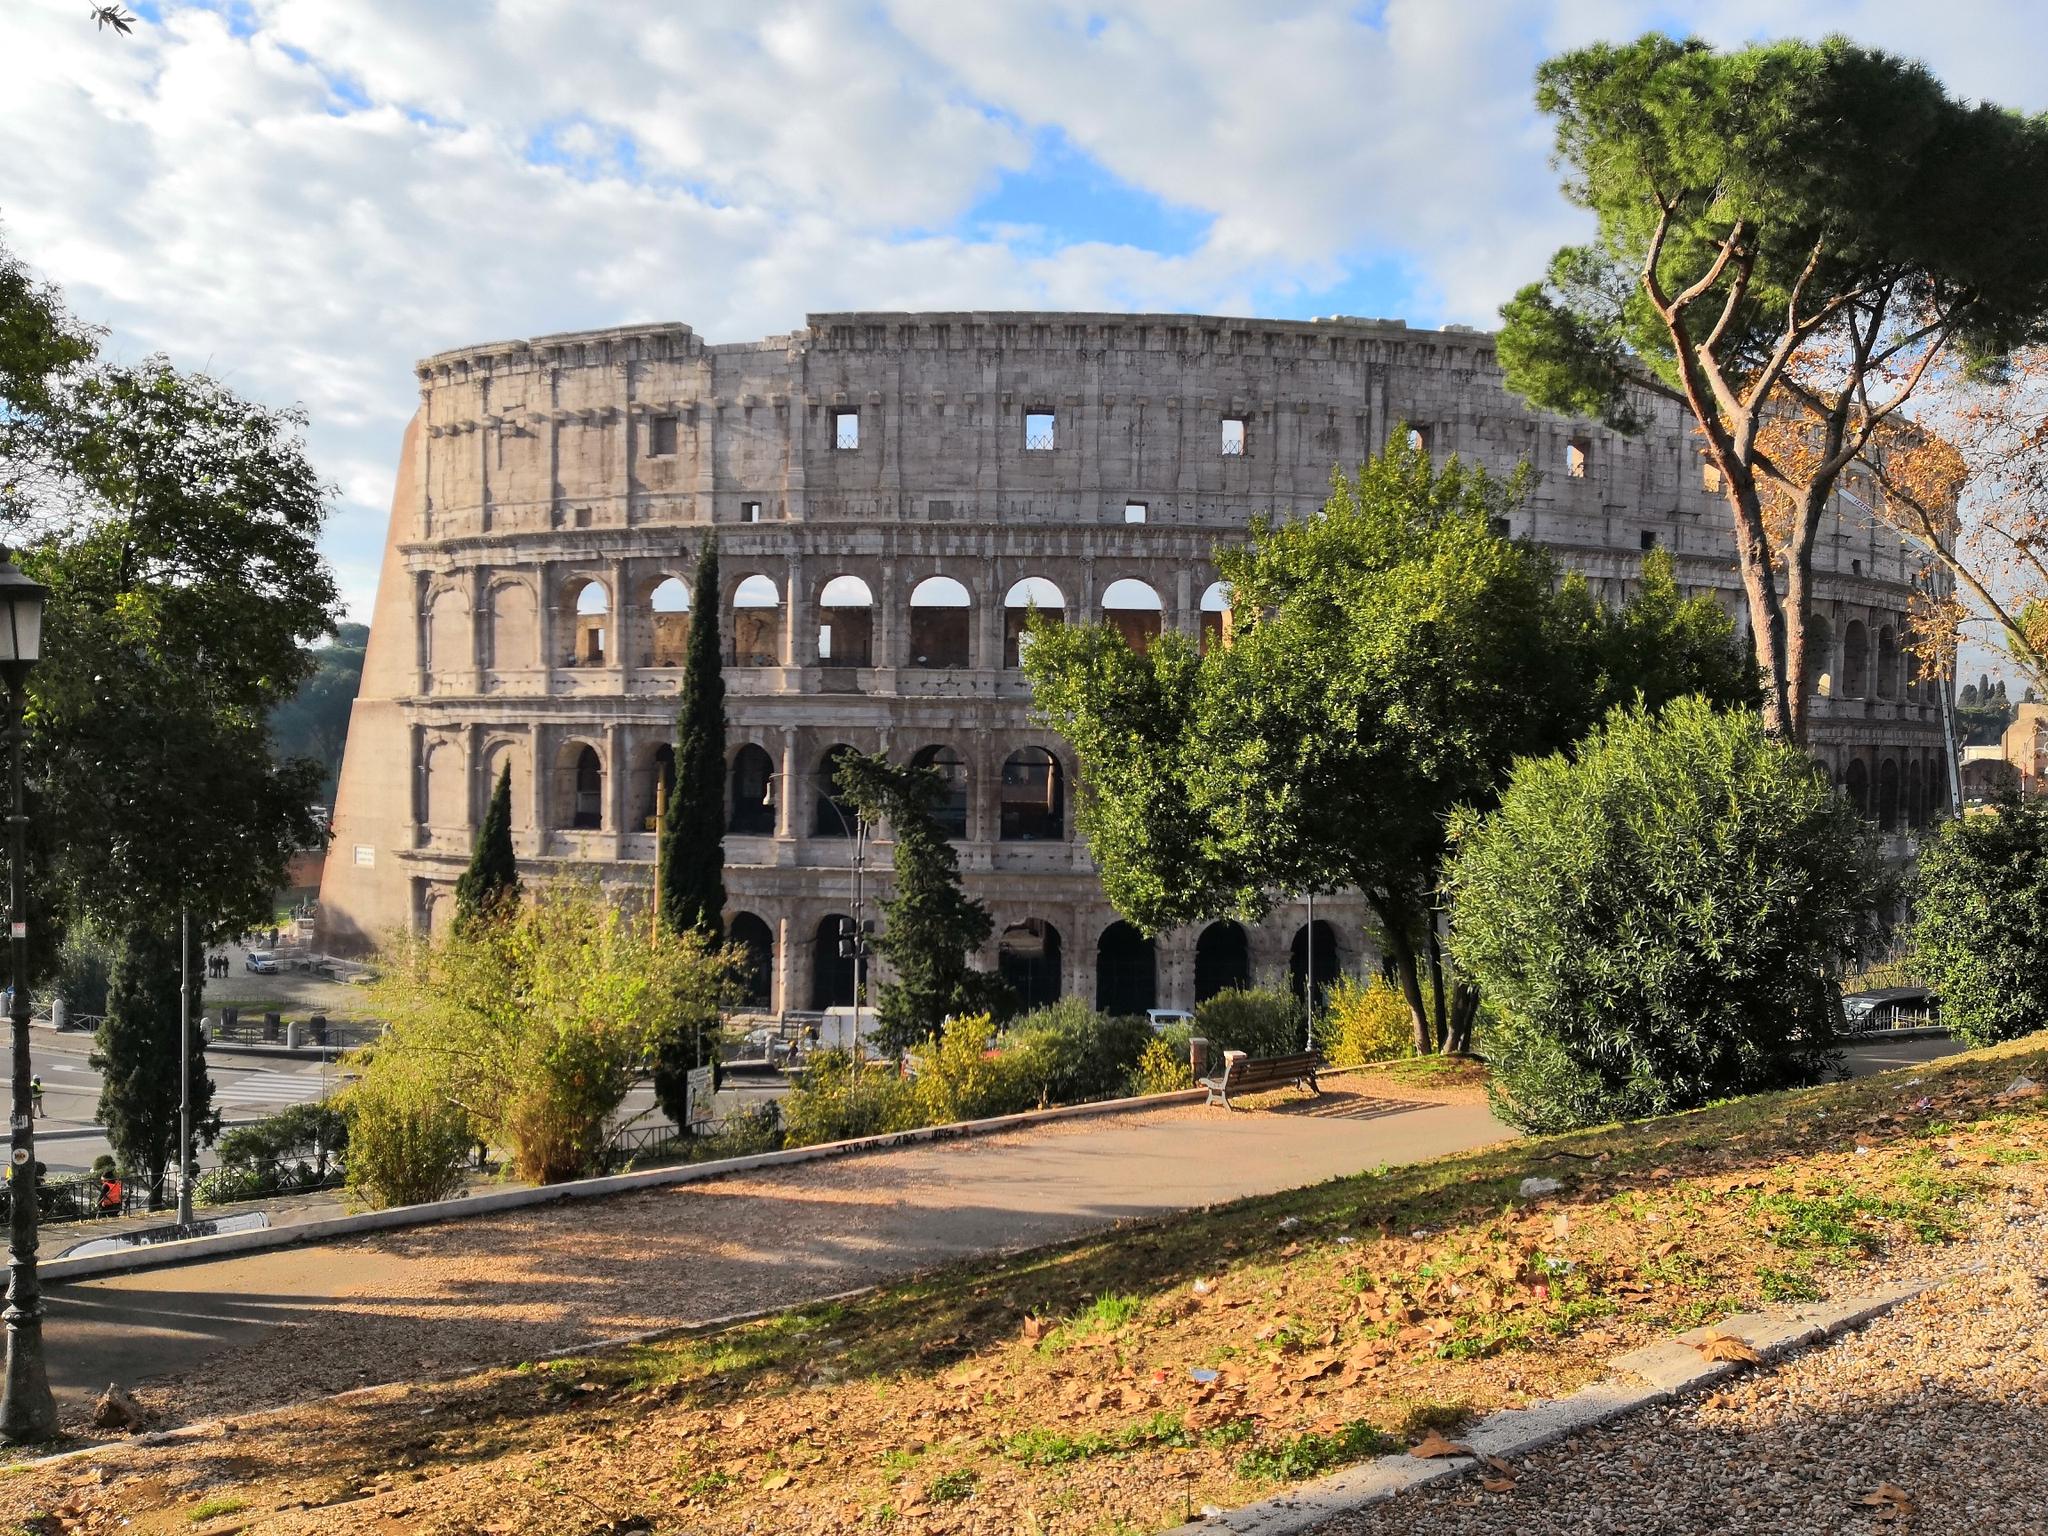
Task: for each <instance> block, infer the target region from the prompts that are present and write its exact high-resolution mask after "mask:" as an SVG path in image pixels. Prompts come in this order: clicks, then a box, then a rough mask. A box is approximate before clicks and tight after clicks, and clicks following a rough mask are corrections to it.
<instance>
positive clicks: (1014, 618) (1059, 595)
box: [1003, 576, 1067, 668]
mask: <svg viewBox="0 0 2048 1536" xmlns="http://www.w3.org/2000/svg"><path fill="white" fill-rule="evenodd" d="M1033 610H1036V611H1037V613H1038V616H1039V617H1040V618H1042V619H1044V620H1045V621H1046V622H1047V623H1049V624H1064V623H1066V621H1067V599H1066V594H1064V593H1063V592H1061V591H1060V589H1059V588H1058V587H1056V586H1054V585H1053V584H1052V583H1051V582H1049V581H1047V580H1046V579H1045V578H1044V577H1043V576H1026V577H1025V578H1024V579H1023V580H1022V581H1020V582H1018V583H1017V584H1016V585H1015V586H1014V587H1012V588H1010V590H1009V591H1008V592H1007V593H1006V594H1005V595H1004V597H1003V665H1004V666H1006V667H1011V668H1014V667H1016V666H1018V665H1019V664H1020V663H1021V662H1022V661H1023V659H1024V647H1025V645H1026V644H1028V643H1029V642H1028V641H1027V640H1026V638H1025V636H1026V635H1027V634H1028V632H1029V631H1030V628H1031V614H1032V612H1033Z"/></svg>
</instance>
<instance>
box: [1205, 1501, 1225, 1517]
mask: <svg viewBox="0 0 2048 1536" xmlns="http://www.w3.org/2000/svg"><path fill="white" fill-rule="evenodd" d="M1202 1518H1203V1519H1204V1520H1221V1519H1222V1518H1223V1511H1222V1510H1221V1509H1220V1508H1218V1507H1217V1506H1216V1505H1214V1504H1204V1505H1203V1506H1202Z"/></svg>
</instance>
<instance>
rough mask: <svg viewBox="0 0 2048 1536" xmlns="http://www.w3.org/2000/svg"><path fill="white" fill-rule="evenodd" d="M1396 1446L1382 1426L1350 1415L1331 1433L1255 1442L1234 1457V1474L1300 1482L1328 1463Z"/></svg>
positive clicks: (1334, 1464) (1345, 1461) (1338, 1463)
mask: <svg viewBox="0 0 2048 1536" xmlns="http://www.w3.org/2000/svg"><path fill="white" fill-rule="evenodd" d="M1399 1449H1400V1446H1399V1444H1398V1443H1397V1442H1396V1441H1395V1440H1394V1439H1393V1437H1392V1436H1390V1435H1388V1434H1387V1433H1386V1432H1385V1431H1384V1430H1380V1429H1376V1428H1374V1427H1373V1426H1372V1425H1371V1424H1368V1423H1366V1421H1365V1420H1363V1419H1354V1420H1352V1421H1351V1422H1350V1423H1349V1424H1346V1425H1345V1426H1344V1427H1343V1428H1342V1429H1339V1430H1336V1431H1334V1432H1333V1433H1331V1434H1327V1435H1319V1434H1317V1433H1316V1432H1315V1431H1314V1430H1308V1431H1305V1432H1304V1433H1302V1434H1299V1435H1296V1436H1294V1437H1293V1438H1292V1439H1289V1440H1282V1441H1279V1442H1278V1443H1277V1444H1273V1445H1261V1446H1257V1447H1255V1448H1253V1449H1252V1450H1249V1451H1247V1452H1245V1453H1244V1455H1243V1456H1241V1457H1239V1458H1238V1462H1237V1475H1238V1476H1239V1477H1242V1478H1248V1479H1254V1480H1257V1481H1261V1482H1287V1483H1293V1482H1300V1481H1301V1480H1302V1479H1303V1478H1307V1477H1319V1476H1321V1475H1322V1474H1323V1473H1325V1472H1327V1471H1329V1470H1330V1469H1331V1468H1332V1467H1341V1466H1344V1465H1346V1464H1348V1463H1350V1462H1354V1461H1363V1460H1365V1458H1366V1457H1368V1456H1383V1455H1385V1454H1386V1453H1387V1452H1388V1451H1393V1450H1399Z"/></svg>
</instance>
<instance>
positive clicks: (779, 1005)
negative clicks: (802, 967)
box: [770, 916, 797, 1013]
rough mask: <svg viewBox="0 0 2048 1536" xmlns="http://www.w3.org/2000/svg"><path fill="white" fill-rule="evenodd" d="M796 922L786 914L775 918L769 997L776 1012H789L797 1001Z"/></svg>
mask: <svg viewBox="0 0 2048 1536" xmlns="http://www.w3.org/2000/svg"><path fill="white" fill-rule="evenodd" d="M796 999H797V972H796V924H795V923H794V922H792V921H791V920H790V919H789V918H788V917H787V916H783V917H779V918H777V919H776V920H775V986H774V995H773V997H772V998H771V999H770V1003H771V1006H773V1007H774V1009H775V1011H776V1012H777V1013H790V1012H793V1011H794V1010H795V1009H796V1006H797V1003H796Z"/></svg>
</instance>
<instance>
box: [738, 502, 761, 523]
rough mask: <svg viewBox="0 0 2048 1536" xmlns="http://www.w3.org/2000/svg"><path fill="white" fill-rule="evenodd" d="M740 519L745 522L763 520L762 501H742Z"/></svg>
mask: <svg viewBox="0 0 2048 1536" xmlns="http://www.w3.org/2000/svg"><path fill="white" fill-rule="evenodd" d="M740 521H741V522H743V523H758V522H759V521H761V503H759V502H758V501H743V502H741V503H740Z"/></svg>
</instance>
